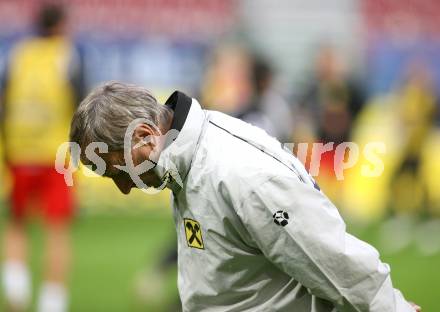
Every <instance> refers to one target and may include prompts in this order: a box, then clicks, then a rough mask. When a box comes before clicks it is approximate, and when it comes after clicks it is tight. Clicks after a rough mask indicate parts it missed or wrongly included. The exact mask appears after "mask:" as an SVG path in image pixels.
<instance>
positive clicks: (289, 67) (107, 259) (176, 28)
mask: <svg viewBox="0 0 440 312" xmlns="http://www.w3.org/2000/svg"><path fill="white" fill-rule="evenodd" d="M42 3H43V2H42V1H37V0H35V1H32V0H0V69H1V71H0V72H3V71H4V69H5V68H6V66H7V61H8V55H9V53H10V51H11V48H12V47H13V46H14V44H15V43H16V42H17V41H19V40H20V39H22V38H24V37H26V36H28V35H29V34H31V33H32V31H33V29H32V25H33V17H34V16H35V12H36V11H37V10H38V9H39V7H40V6H41V4H42ZM64 3H65V5H66V10H67V13H68V32H69V35H70V36H71V37H72V38H73V40H74V41H75V44H76V45H77V47H78V51H79V53H80V56H81V60H82V61H83V62H82V64H83V68H84V79H85V86H86V89H87V90H90V89H91V88H92V87H93V86H95V85H97V84H99V83H100V82H102V81H106V80H121V81H125V82H133V83H137V84H141V85H144V86H146V87H147V88H149V89H150V90H151V91H152V92H153V93H154V94H156V95H158V97H159V98H160V99H161V101H164V100H165V99H166V98H167V96H168V95H169V94H170V93H171V92H172V91H173V90H175V89H180V90H182V91H185V92H187V93H188V94H190V95H191V96H193V97H196V98H198V99H200V101H201V103H202V104H203V105H205V107H207V108H209V109H216V110H221V111H224V112H226V113H229V114H232V115H235V116H240V117H243V118H244V119H247V120H250V121H251V122H252V121H254V120H255V123H257V124H258V123H259V122H262V123H265V122H267V123H265V124H266V125H267V127H268V129H271V130H273V133H274V135H277V136H278V137H279V138H281V139H282V140H283V141H284V142H286V143H287V142H292V143H299V142H310V143H311V142H322V143H326V142H335V144H338V143H341V142H343V141H353V142H356V143H358V144H359V147H360V150H361V151H362V149H363V147H364V146H365V144H366V143H368V142H372V141H374V142H376V141H379V142H385V144H386V153H384V154H380V158H381V159H382V161H383V163H384V171H383V174H381V175H380V176H379V177H370V178H369V177H364V176H362V175H361V166H362V165H363V164H368V162H367V163H366V160H365V158H364V157H363V155H361V157H360V159H359V162H358V163H357V165H356V166H354V167H353V168H350V169H348V170H346V171H345V172H344V176H345V179H344V180H337V179H336V176H335V173H334V171H333V164H334V158H333V156H334V154H333V153H332V152H327V153H325V154H324V155H323V159H322V161H321V167H320V172H319V176H318V177H317V180H318V182H319V184H320V186H321V188H322V189H323V191H324V192H325V193H326V194H327V195H328V196H329V197H330V198H331V199H332V200H333V201H334V202H335V203H336V204H337V205H338V207H340V210H341V213H342V214H343V215H344V216H345V217H346V219H347V221H348V223H349V226H348V227H349V230H350V231H351V232H353V233H354V234H356V235H358V236H359V237H360V238H362V239H364V240H367V241H368V242H370V243H372V244H374V246H376V247H377V248H378V249H379V251H380V252H381V253H382V255H383V260H384V261H386V262H388V263H389V264H390V265H391V267H392V269H393V270H392V276H393V278H394V282H395V286H396V287H397V288H399V289H401V290H402V291H403V292H404V294H405V296H406V297H407V298H408V299H410V300H412V301H414V302H416V303H418V304H419V305H421V306H422V307H423V309H424V311H438V309H439V308H440V305H439V303H438V295H439V290H440V286H439V285H440V270H439V265H440V219H439V216H440V162H439V155H440V128H439V126H440V117H439V116H440V115H439V108H440V106H439V105H440V103H439V94H440V93H439V91H440V3H439V2H438V1H436V0H419V1H415V0H403V1H396V0H337V1H323V0H294V1H292V0H277V1H264V0H243V1H238V0H204V1H200V0H162V1H161V0H127V1H121V0H71V1H68V2H67V1H66V2H64ZM269 76H270V79H269V78H268V77H269ZM258 79H260V80H258ZM269 80H270V82H268V81H269ZM258 81H259V82H258ZM262 88H263V89H264V90H261V89H262ZM268 90H269V91H268ZM269 92H270V93H269ZM269 95H270V96H269ZM266 96H268V97H266ZM267 99H269V100H267ZM266 102H267V103H266ZM261 103H263V104H261ZM272 103H274V104H273V106H270V105H272ZM262 105H263V106H264V105H269V106H268V107H266V106H265V108H264V109H262V108H261V107H262ZM255 107H258V109H256V108H255ZM286 112H287V114H288V115H289V116H288V117H287V118H286ZM36 135H38V134H36ZM231 152H233V151H231ZM309 152H310V151H309ZM0 165H1V180H0V192H1V199H0V200H1V201H0V205H1V208H2V217H1V222H0V224H1V225H3V224H4V221H5V220H6V218H7V216H8V212H7V207H8V194H9V191H10V188H11V185H10V184H11V183H10V178H9V174H8V171H7V170H5V166H4V164H3V163H2V164H0ZM336 165H340V164H336ZM75 194H76V198H77V209H76V218H75V221H74V224H73V228H72V242H73V263H72V271H71V274H70V279H69V280H70V282H69V285H70V302H71V308H70V309H71V311H176V309H177V308H176V307H177V306H178V299H177V290H176V283H175V278H176V276H175V274H176V271H175V265H174V264H173V261H172V255H171V256H168V254H169V253H170V250H171V254H172V249H173V244H174V228H173V223H172V218H171V212H170V209H169V207H168V195H169V194H168V193H167V191H163V192H162V193H160V194H158V195H154V196H153V195H145V194H143V193H142V192H139V191H137V192H136V191H135V192H132V194H131V195H130V196H128V197H125V196H123V195H121V194H119V193H118V191H117V189H116V187H115V186H114V185H112V183H111V182H110V181H107V180H103V179H97V178H90V177H85V176H84V174H81V173H78V174H77V176H76V181H75ZM28 231H29V233H30V237H31V259H30V265H31V268H32V278H33V284H34V285H35V287H34V292H36V291H37V290H38V288H37V287H38V283H39V281H40V279H41V275H42V269H41V261H42V255H41V252H40V250H41V248H42V245H43V243H44V240H43V234H42V233H43V232H42V225H41V223H39V222H36V223H30V224H29V227H28ZM170 257H171V259H168V258H170ZM0 305H1V306H0V310H2V306H3V300H2V299H1V296H0Z"/></svg>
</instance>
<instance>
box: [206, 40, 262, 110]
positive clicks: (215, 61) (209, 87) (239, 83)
mask: <svg viewBox="0 0 440 312" xmlns="http://www.w3.org/2000/svg"><path fill="white" fill-rule="evenodd" d="M251 77H252V60H251V57H250V55H249V53H248V51H247V50H246V49H245V48H244V47H242V46H239V45H234V44H226V45H220V46H219V47H217V48H216V49H215V50H214V52H213V53H212V60H211V62H210V63H209V64H208V68H207V70H206V73H205V78H204V80H203V85H202V86H201V98H202V99H203V102H204V103H206V104H205V105H206V107H207V108H209V109H216V110H219V111H221V112H223V113H226V114H231V115H232V114H235V113H237V112H238V111H241V110H243V109H244V108H245V107H246V105H247V103H249V101H250V100H251V97H252V93H253V90H252V89H253V86H252V80H251Z"/></svg>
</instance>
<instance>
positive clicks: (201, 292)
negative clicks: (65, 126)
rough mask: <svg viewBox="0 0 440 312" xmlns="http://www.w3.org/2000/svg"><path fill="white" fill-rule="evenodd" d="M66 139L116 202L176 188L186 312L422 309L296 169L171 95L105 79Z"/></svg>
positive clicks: (227, 121) (241, 130) (227, 120)
mask: <svg viewBox="0 0 440 312" xmlns="http://www.w3.org/2000/svg"><path fill="white" fill-rule="evenodd" d="M127 129H128V130H127ZM71 141H72V143H71V144H72V146H73V145H76V146H79V147H80V149H81V150H82V151H84V150H85V149H86V147H87V146H90V144H93V142H102V143H103V144H104V145H105V146H103V147H102V146H101V147H99V148H98V146H99V145H96V147H97V148H96V149H94V153H90V150H89V153H84V152H81V160H82V162H83V163H84V164H86V165H96V171H97V172H98V171H100V172H99V173H102V175H104V176H107V177H110V178H111V179H113V181H114V182H115V184H116V185H117V186H118V188H119V189H120V190H121V191H122V192H123V193H124V194H128V193H129V192H130V190H131V188H133V187H140V188H145V187H146V186H153V187H160V186H166V187H168V188H170V189H171V190H172V203H173V213H174V220H175V224H176V230H177V236H178V255H179V257H178V287H179V292H180V296H181V299H182V305H183V310H184V311H315V312H321V311H378V312H384V311H390V312H392V311H399V312H404V311H408V312H409V311H418V310H419V308H418V307H416V306H415V305H412V304H410V303H408V302H407V301H406V300H405V299H404V297H403V296H402V294H401V293H400V292H399V291H398V290H396V289H394V288H393V285H392V282H391V278H390V269H389V266H388V265H387V264H384V263H382V262H381V261H380V259H379V256H378V253H377V251H376V250H375V249H374V248H373V247H371V246H370V245H368V244H367V243H365V242H362V241H360V240H358V239H356V238H355V237H353V236H351V235H350V234H347V233H346V232H345V224H344V222H343V220H342V218H341V217H340V215H339V213H338V210H337V209H336V207H335V206H333V204H332V203H331V202H330V201H329V200H328V199H327V197H326V196H325V195H324V194H323V193H322V192H321V191H320V190H319V187H318V186H317V185H316V183H315V182H314V181H313V180H312V178H311V177H310V176H309V175H308V174H307V172H306V170H305V169H304V167H303V166H302V164H301V163H300V162H299V161H298V160H297V159H296V158H295V157H294V156H293V155H292V154H291V153H289V152H287V151H285V150H284V149H283V148H282V147H281V144H280V143H279V142H278V141H276V140H275V139H273V138H272V137H270V136H268V135H267V134H266V133H265V132H264V131H262V130H260V129H259V128H256V127H253V126H251V125H250V124H247V123H245V122H242V121H240V120H238V119H235V118H232V117H229V116H226V115H224V114H222V113H219V112H214V111H208V110H203V109H202V108H201V106H200V105H199V103H198V102H197V101H196V100H195V99H191V98H190V97H188V96H186V95H185V94H183V93H181V92H178V91H176V92H174V93H173V94H172V95H171V97H170V98H169V99H168V100H167V101H166V103H165V105H161V104H158V103H157V101H156V99H155V98H154V97H153V96H152V95H151V94H150V93H149V92H148V91H147V90H145V89H143V88H141V87H137V86H133V85H126V84H122V83H116V82H110V83H106V84H104V85H102V86H100V87H98V88H96V89H95V90H93V91H92V93H91V94H90V95H89V96H88V97H87V98H86V99H85V100H84V101H83V102H82V103H81V105H80V106H79V108H78V110H77V112H76V113H75V115H74V117H73V121H72V128H71ZM106 146H107V147H108V149H107V147H106ZM94 156H98V157H99V159H98V158H96V157H94ZM101 160H103V162H102V161H101ZM104 163H105V166H104V167H105V168H99V167H100V165H102V164H104ZM92 167H93V166H92Z"/></svg>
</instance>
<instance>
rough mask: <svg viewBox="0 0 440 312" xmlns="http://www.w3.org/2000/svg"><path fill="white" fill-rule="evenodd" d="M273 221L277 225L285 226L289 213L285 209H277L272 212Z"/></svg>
mask: <svg viewBox="0 0 440 312" xmlns="http://www.w3.org/2000/svg"><path fill="white" fill-rule="evenodd" d="M273 222H275V224H276V225H279V226H286V225H287V224H289V214H288V213H287V212H285V211H282V210H278V211H277V212H275V213H274V214H273Z"/></svg>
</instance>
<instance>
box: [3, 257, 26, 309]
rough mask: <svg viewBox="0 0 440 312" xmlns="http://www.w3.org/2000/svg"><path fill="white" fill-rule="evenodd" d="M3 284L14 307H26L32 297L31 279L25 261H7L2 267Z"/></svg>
mask: <svg viewBox="0 0 440 312" xmlns="http://www.w3.org/2000/svg"><path fill="white" fill-rule="evenodd" d="M2 284H3V290H4V294H5V299H6V300H7V302H8V304H10V305H11V306H12V307H14V308H17V309H20V310H23V309H26V308H27V306H28V304H29V302H30V297H31V281H30V276H29V272H28V269H27V267H26V265H25V264H24V263H23V262H20V261H6V262H5V263H4V264H3V268H2Z"/></svg>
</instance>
